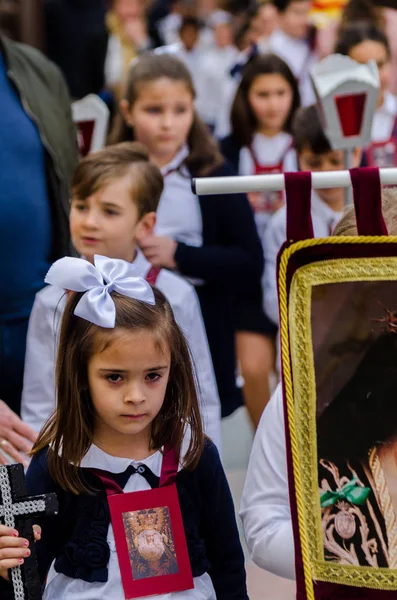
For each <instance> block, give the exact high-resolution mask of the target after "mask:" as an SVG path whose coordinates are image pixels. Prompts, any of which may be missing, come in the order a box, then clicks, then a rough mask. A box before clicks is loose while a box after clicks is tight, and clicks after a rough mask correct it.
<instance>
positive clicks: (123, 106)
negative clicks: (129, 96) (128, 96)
mask: <svg viewBox="0 0 397 600" xmlns="http://www.w3.org/2000/svg"><path fill="white" fill-rule="evenodd" d="M120 112H121V114H122V115H123V119H124V121H125V122H126V124H127V125H129V126H130V127H133V122H132V118H131V108H130V105H129V104H128V102H127V100H125V99H124V100H120Z"/></svg>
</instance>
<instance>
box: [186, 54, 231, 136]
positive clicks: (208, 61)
mask: <svg viewBox="0 0 397 600" xmlns="http://www.w3.org/2000/svg"><path fill="white" fill-rule="evenodd" d="M238 55H239V51H238V50H237V48H236V47H235V46H227V47H225V48H217V47H216V48H213V49H211V50H208V52H206V53H205V54H204V56H203V58H202V61H201V65H200V74H199V76H198V77H197V78H196V92H197V99H196V109H197V112H198V114H199V116H200V117H201V118H202V119H203V121H205V122H206V123H208V124H209V125H212V126H215V125H216V123H217V121H218V119H219V113H220V112H222V113H224V112H225V111H226V112H227V109H226V108H225V105H224V104H223V102H221V99H222V97H223V96H224V92H225V87H227V85H228V82H229V80H230V79H231V77H230V70H231V69H232V67H233V66H234V65H235V64H236V61H237V57H238ZM229 109H230V107H229ZM227 116H229V115H227Z"/></svg>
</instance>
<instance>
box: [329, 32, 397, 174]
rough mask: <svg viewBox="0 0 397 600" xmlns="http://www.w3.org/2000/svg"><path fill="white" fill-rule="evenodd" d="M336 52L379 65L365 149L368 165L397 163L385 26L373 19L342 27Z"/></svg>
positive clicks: (395, 104)
mask: <svg viewBox="0 0 397 600" xmlns="http://www.w3.org/2000/svg"><path fill="white" fill-rule="evenodd" d="M335 52H338V53H339V54H345V55H348V56H350V58H352V59H353V60H356V61H357V62H359V63H367V62H368V61H370V60H374V61H375V62H376V63H377V65H378V69H379V78H380V92H379V98H378V106H377V110H376V113H375V116H374V120H373V124H372V136H371V137H372V139H371V144H370V145H369V146H368V147H367V148H366V149H365V152H364V162H365V165H366V166H369V167H380V168H385V167H397V97H396V96H393V94H391V92H389V91H388V88H389V82H390V48H389V43H388V40H387V37H386V35H385V34H384V33H383V31H382V30H380V29H378V28H376V27H375V26H374V25H371V24H370V23H356V24H352V25H349V27H346V28H345V29H342V31H341V33H340V36H339V40H338V42H337V44H336V48H335Z"/></svg>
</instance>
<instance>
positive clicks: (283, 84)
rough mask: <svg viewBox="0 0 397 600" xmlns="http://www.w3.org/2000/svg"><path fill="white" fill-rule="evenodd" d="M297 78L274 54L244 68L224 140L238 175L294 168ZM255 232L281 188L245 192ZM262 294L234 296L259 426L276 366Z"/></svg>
mask: <svg viewBox="0 0 397 600" xmlns="http://www.w3.org/2000/svg"><path fill="white" fill-rule="evenodd" d="M299 103H300V99H299V91H298V86H297V83H296V79H295V77H294V75H293V73H292V71H291V69H290V68H289V67H288V65H287V64H286V63H285V62H284V61H283V60H282V59H281V58H279V57H278V56H276V55H275V54H266V55H262V56H258V57H256V58H255V59H254V60H253V61H251V62H250V63H249V64H248V65H247V66H246V67H245V69H244V71H243V76H242V79H241V82H240V85H239V87H238V90H237V94H236V97H235V100H234V103H233V106H232V112H231V122H232V134H231V136H229V137H228V138H226V139H225V140H223V142H222V145H221V147H222V150H223V154H224V156H225V157H226V158H228V159H229V161H230V162H231V163H232V164H233V166H234V167H235V169H236V171H237V172H238V173H239V175H260V174H269V173H282V172H284V171H296V170H297V163H296V155H295V151H294V150H293V149H292V136H291V133H290V131H291V124H292V118H293V116H294V114H295V111H296V109H297V108H298V107H299ZM248 198H249V200H250V202H251V205H252V207H253V210H254V213H255V221H256V226H257V230H258V234H259V237H260V238H261V239H263V238H264V234H265V229H266V226H267V223H268V221H269V219H270V217H271V215H272V214H273V213H274V212H275V211H276V210H277V209H278V208H280V206H282V205H283V203H284V194H282V193H280V192H270V193H262V192H255V193H252V194H248ZM261 295H262V290H261V286H260V284H259V283H258V284H257V285H255V286H252V287H251V288H250V290H249V291H248V290H247V289H246V288H244V290H242V293H241V294H240V295H239V296H238V298H237V300H236V308H235V319H236V330H237V335H236V344H237V356H238V358H239V360H240V365H241V373H242V376H243V378H244V381H245V385H244V395H245V402H246V406H247V408H248V410H249V412H250V415H251V418H252V421H253V424H254V426H255V427H257V426H258V423H259V419H260V416H261V414H262V410H263V406H264V405H266V404H267V402H268V400H269V398H270V387H269V375H270V373H271V372H272V371H274V360H275V359H274V356H275V350H274V338H275V335H276V332H277V328H276V327H275V325H274V324H273V323H272V322H271V321H270V320H269V319H268V318H267V316H266V315H265V314H264V312H263V310H260V309H259V308H258V309H257V310H255V302H252V300H253V299H254V298H255V299H258V305H259V298H260V297H261Z"/></svg>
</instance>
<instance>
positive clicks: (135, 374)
mask: <svg viewBox="0 0 397 600" xmlns="http://www.w3.org/2000/svg"><path fill="white" fill-rule="evenodd" d="M46 281H47V282H48V283H53V284H55V285H57V286H59V287H65V288H66V289H69V290H76V289H78V290H80V292H79V293H71V294H70V297H69V299H68V302H67V305H66V308H65V312H64V316H63V320H62V327H61V334H60V346H59V354H58V361H57V392H58V406H57V410H56V413H55V414H54V416H53V417H52V418H51V420H50V421H49V422H48V424H47V426H46V427H45V428H44V429H43V431H42V432H41V434H40V436H39V439H38V441H37V443H36V445H35V447H34V449H33V459H32V462H31V465H30V467H29V470H28V474H27V484H28V488H29V492H31V493H33V494H41V493H46V492H49V491H55V492H56V493H57V496H58V500H59V506H60V510H59V514H58V515H57V516H56V517H54V518H53V519H52V520H47V521H45V523H44V525H43V530H42V535H41V540H40V541H38V542H37V543H36V550H37V555H38V562H39V568H40V573H41V578H42V581H43V582H44V581H46V588H45V592H44V599H45V600H62V599H65V600H66V599H67V600H73V598H76V599H77V598H83V597H84V598H87V599H90V600H100V599H109V598H111V599H112V600H124V592H123V588H122V584H121V576H120V570H119V567H118V560H117V555H116V552H115V542H114V535H113V529H112V526H111V525H109V510H108V505H107V499H106V492H105V490H104V489H103V486H102V484H101V481H100V479H99V478H98V477H97V476H96V475H95V474H94V473H92V472H91V469H101V470H106V471H108V472H110V474H111V475H110V476H111V477H112V478H113V479H115V480H116V481H117V483H118V484H119V485H120V487H122V488H124V491H125V492H134V491H139V490H148V489H150V488H151V487H158V483H159V481H158V478H159V475H160V473H161V467H162V461H163V452H162V450H163V448H164V445H165V444H167V445H170V446H171V447H173V448H175V449H176V450H177V452H178V453H179V456H180V465H179V472H178V474H177V477H176V486H177V490H178V496H179V501H180V506H181V511H182V517H183V523H184V529H185V534H186V540H187V546H188V551H189V557H190V564H191V567H192V573H193V577H194V586H195V587H194V589H193V590H189V591H184V592H173V593H170V594H166V595H164V596H156V597H159V598H167V600H173V599H174V598H175V600H176V599H177V598H180V599H183V600H185V599H186V600H193V599H194V600H216V599H218V600H219V599H225V600H226V599H232V598H233V599H236V600H237V599H238V600H240V599H241V600H245V599H247V598H248V596H247V592H246V585H245V571H244V557H243V553H242V549H241V545H240V541H239V536H238V531H237V526H236V520H235V514H234V507H233V502H232V498H231V495H230V491H229V487H228V484H227V481H226V477H225V474H224V472H223V469H222V466H221V463H220V459H219V455H218V452H217V450H216V448H215V446H214V445H213V444H212V442H210V441H209V440H208V439H206V438H204V436H203V433H202V426H201V420H200V413H199V408H198V403H197V396H196V390H195V384H194V377H193V371H192V366H191V361H190V355H189V350H188V347H187V344H186V341H185V339H184V337H183V335H182V333H181V330H180V329H179V327H178V326H177V324H176V322H175V320H174V316H173V313H172V310H171V308H170V305H169V304H168V302H167V301H166V299H165V297H164V296H163V295H162V293H161V292H159V291H158V290H155V289H154V288H152V287H151V286H150V285H149V284H148V283H147V282H146V281H145V280H144V279H142V278H140V277H136V271H135V269H134V267H133V265H131V264H130V263H127V262H124V261H121V260H118V259H107V258H104V257H98V256H96V257H95V266H94V265H92V264H90V263H88V262H87V261H85V260H82V259H77V258H76V259H74V258H64V259H61V260H60V261H58V262H57V263H55V265H53V267H52V268H51V269H50V271H49V273H48V275H47V279H46ZM81 290H88V291H81ZM111 290H114V291H111ZM116 290H117V291H116ZM130 465H132V466H133V467H135V469H138V471H136V472H135V473H133V474H131V472H130V471H127V472H126V469H128V467H129V466H130ZM0 547H1V548H2V550H3V552H2V557H4V559H2V560H0V574H1V575H2V577H3V578H7V571H6V569H8V568H11V567H13V566H16V565H18V564H20V562H21V559H23V557H24V556H26V555H27V552H28V550H27V548H26V541H25V540H23V539H20V538H19V537H17V535H16V536H15V534H14V532H13V530H11V529H8V528H6V527H4V526H0ZM53 561H55V562H54V563H53ZM52 563H53V564H52ZM51 565H52V566H51ZM50 567H51V568H50ZM6 585H7V584H5V583H4V581H3V583H2V586H3V587H5V586H6ZM1 597H2V598H3V595H2V596H1Z"/></svg>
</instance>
